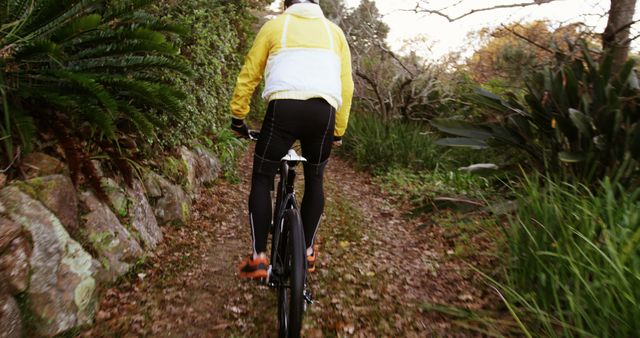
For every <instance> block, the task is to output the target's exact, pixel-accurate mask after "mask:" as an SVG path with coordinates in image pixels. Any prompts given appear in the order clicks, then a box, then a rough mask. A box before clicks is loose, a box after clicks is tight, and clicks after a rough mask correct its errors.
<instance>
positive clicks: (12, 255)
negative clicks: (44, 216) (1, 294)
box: [0, 236, 31, 295]
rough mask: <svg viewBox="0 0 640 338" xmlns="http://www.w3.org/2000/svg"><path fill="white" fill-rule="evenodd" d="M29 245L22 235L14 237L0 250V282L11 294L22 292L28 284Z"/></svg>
mask: <svg viewBox="0 0 640 338" xmlns="http://www.w3.org/2000/svg"><path fill="white" fill-rule="evenodd" d="M30 256H31V246H30V245H29V242H28V241H27V240H26V239H25V238H24V237H22V236H19V237H16V238H15V239H13V240H12V241H11V243H10V244H9V246H8V247H7V248H6V249H5V250H4V251H0V283H1V284H3V288H4V289H5V290H6V291H7V292H8V293H9V294H11V295H17V294H19V293H21V292H24V291H25V290H26V289H27V287H28V286H29V257H30Z"/></svg>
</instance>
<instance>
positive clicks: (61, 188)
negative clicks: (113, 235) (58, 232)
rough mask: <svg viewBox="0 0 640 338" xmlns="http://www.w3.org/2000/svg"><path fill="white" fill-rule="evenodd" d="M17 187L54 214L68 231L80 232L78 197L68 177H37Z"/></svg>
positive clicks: (20, 183) (18, 184)
mask: <svg viewBox="0 0 640 338" xmlns="http://www.w3.org/2000/svg"><path fill="white" fill-rule="evenodd" d="M16 185H17V186H18V187H19V188H20V190H22V191H23V192H25V193H27V194H28V195H29V196H31V197H32V198H35V199H37V200H38V201H40V202H41V203H42V204H44V206H46V207H47V209H49V210H50V211H51V212H53V214H54V215H56V217H57V218H58V219H59V220H60V222H62V225H63V226H64V227H65V229H67V231H70V232H75V231H77V230H78V197H77V196H76V189H75V187H74V186H73V183H72V182H71V179H70V178H69V177H68V176H64V175H51V176H44V177H36V178H32V179H30V180H27V181H23V182H18V183H16Z"/></svg>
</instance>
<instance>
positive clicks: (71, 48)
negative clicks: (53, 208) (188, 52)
mask: <svg viewBox="0 0 640 338" xmlns="http://www.w3.org/2000/svg"><path fill="white" fill-rule="evenodd" d="M149 3H150V1H126V0H121V1H108V2H106V1H100V0H82V1H80V0H64V1H59V0H57V1H54V0H34V1H17V0H15V1H5V2H3V3H2V6H0V25H1V26H2V27H3V30H2V32H1V33H0V68H1V69H2V77H1V78H0V91H1V93H0V94H1V98H2V107H1V111H2V126H1V127H0V139H1V140H2V146H3V156H2V159H0V162H2V163H5V164H9V163H11V162H12V160H13V158H14V157H17V156H19V155H20V153H21V152H23V151H28V150H29V149H30V148H31V146H32V145H33V142H34V140H35V137H36V131H37V130H40V131H42V132H45V133H51V134H53V135H55V137H56V138H57V139H58V140H59V141H60V142H61V146H62V148H63V149H64V151H65V155H66V157H67V161H68V162H69V166H70V169H71V171H72V178H74V180H75V181H77V175H78V172H79V171H82V172H83V173H84V174H85V176H87V178H88V179H89V181H90V183H94V186H95V187H96V188H97V189H98V190H99V189H100V188H99V183H97V182H98V180H97V174H96V170H95V168H94V167H93V165H92V164H91V163H90V161H89V157H88V155H87V153H86V151H85V150H86V147H84V146H82V145H81V141H80V140H85V141H89V143H92V144H94V145H96V146H98V148H99V149H101V150H103V151H105V152H106V153H107V154H108V155H109V156H110V157H111V158H112V159H114V160H115V161H116V162H118V163H117V165H118V166H119V167H122V169H123V170H125V171H126V172H127V173H128V174H130V169H129V167H128V166H122V165H123V164H124V163H125V160H124V159H122V152H121V151H120V145H119V141H120V140H122V139H123V138H128V136H129V135H132V136H136V137H139V138H140V139H142V140H145V141H148V142H153V141H154V139H155V138H156V131H157V126H159V125H161V124H160V120H161V119H160V116H165V117H166V119H165V120H166V121H175V120H180V119H182V118H183V117H184V115H181V112H183V109H182V106H181V100H182V99H183V97H184V95H183V93H182V92H181V91H180V90H178V89H177V88H176V87H175V86H174V85H173V83H172V82H171V81H170V80H167V79H166V78H165V76H164V75H163V74H168V73H170V74H171V75H172V77H177V75H178V74H180V73H183V74H184V73H188V66H187V65H186V63H185V62H184V61H183V60H182V59H181V58H180V57H179V56H178V54H179V50H178V49H177V48H175V46H173V45H172V44H171V43H169V42H168V41H167V36H171V35H175V34H178V33H180V32H181V29H180V28H179V27H177V26H175V25H172V24H170V23H166V22H164V21H162V20H159V19H157V18H156V17H154V16H152V15H150V14H149V13H148V12H146V11H145V7H146V6H147V5H148V4H149ZM162 71H167V72H168V73H165V72H162ZM150 108H153V110H151V109H150ZM125 176H130V175H125Z"/></svg>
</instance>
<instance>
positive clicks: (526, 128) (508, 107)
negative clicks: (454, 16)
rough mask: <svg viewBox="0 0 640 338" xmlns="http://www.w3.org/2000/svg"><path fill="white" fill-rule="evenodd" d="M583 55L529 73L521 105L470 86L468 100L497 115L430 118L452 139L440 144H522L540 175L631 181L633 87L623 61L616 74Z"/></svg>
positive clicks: (636, 134)
mask: <svg viewBox="0 0 640 338" xmlns="http://www.w3.org/2000/svg"><path fill="white" fill-rule="evenodd" d="M584 58H585V59H584V60H575V61H574V62H573V63H571V64H569V65H567V66H564V67H561V68H559V69H557V70H551V69H546V70H545V71H544V72H539V73H537V74H536V75H535V76H534V77H533V78H532V79H531V81H529V83H528V90H527V95H526V96H525V99H524V101H525V102H524V103H521V102H520V100H518V99H516V97H515V96H514V95H510V96H509V97H508V98H507V99H502V98H500V97H498V96H496V95H493V94H491V93H489V92H486V91H482V90H478V92H477V93H478V95H476V96H475V100H476V102H477V103H478V104H479V105H480V106H481V107H483V108H485V109H488V110H494V111H498V112H500V113H501V115H502V116H503V118H502V119H501V120H499V121H497V122H493V123H484V124H471V123H466V122H463V121H452V120H434V121H432V124H433V125H434V126H436V127H437V128H438V129H440V130H441V131H443V132H445V133H448V134H453V135H456V136H459V137H458V138H450V139H445V140H441V141H440V143H441V144H447V145H466V146H473V147H476V148H483V147H486V146H488V145H497V146H509V147H515V148H518V149H522V150H523V151H525V152H526V153H527V155H528V158H529V160H530V161H531V164H532V165H533V166H534V167H535V168H537V169H539V170H540V171H543V172H549V173H552V174H557V173H563V174H565V176H567V177H577V178H578V179H581V180H582V181H584V182H595V181H596V180H597V179H599V178H603V177H605V176H611V177H615V178H616V179H617V180H618V181H619V182H622V183H624V184H628V185H635V186H637V185H638V184H640V182H639V181H638V173H639V171H640V166H639V164H640V111H639V107H640V105H639V103H640V102H639V100H640V95H639V94H640V93H639V90H640V86H639V85H638V79H637V77H636V75H635V73H634V72H633V61H629V62H628V63H627V64H626V65H625V66H624V68H623V69H622V70H621V71H620V73H619V74H613V73H612V71H611V58H610V57H605V58H604V59H603V61H602V63H601V64H600V65H598V64H596V63H595V62H594V61H593V60H592V59H591V57H590V55H589V54H588V53H587V52H585V53H584Z"/></svg>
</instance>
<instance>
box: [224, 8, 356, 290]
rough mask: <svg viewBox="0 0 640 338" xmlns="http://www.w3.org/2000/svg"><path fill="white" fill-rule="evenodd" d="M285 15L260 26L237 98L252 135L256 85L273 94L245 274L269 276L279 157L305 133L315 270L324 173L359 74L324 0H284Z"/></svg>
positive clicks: (306, 210) (258, 156)
mask: <svg viewBox="0 0 640 338" xmlns="http://www.w3.org/2000/svg"><path fill="white" fill-rule="evenodd" d="M284 6H285V11H284V13H283V14H282V15H279V16H277V17H276V18H275V19H272V20H270V21H268V22H267V23H266V24H264V26H262V28H261V29H260V31H259V33H258V35H257V36H256V39H255V41H254V43H253V46H252V48H251V50H250V51H249V53H248V55H247V56H246V58H245V63H244V66H243V67H242V70H241V72H240V75H239V76H238V81H237V84H236V88H235V91H234V93H233V99H232V101H231V111H232V115H233V116H232V121H231V128H232V129H233V130H234V131H236V132H237V133H239V134H242V135H244V136H247V135H248V130H249V129H248V128H247V125H246V124H245V122H244V119H245V117H246V116H247V114H248V113H249V103H250V100H251V97H252V95H253V92H254V90H255V88H256V87H257V85H258V84H259V83H260V81H261V80H262V78H263V75H264V77H265V89H264V92H263V94H262V97H263V98H264V99H266V100H268V101H269V105H268V109H267V113H266V116H265V118H264V121H263V123H262V129H261V132H260V139H259V140H258V143H257V144H256V148H255V153H254V157H253V172H252V181H251V193H250V195H249V222H250V225H251V231H252V237H253V253H252V254H251V255H249V256H248V257H247V258H246V259H244V260H243V261H242V262H241V264H240V267H239V270H240V277H242V278H266V277H267V269H268V266H269V262H268V258H267V255H266V249H267V236H268V230H269V225H270V223H271V219H272V215H271V214H272V209H271V204H272V202H271V191H272V190H273V181H274V178H275V174H276V172H277V169H278V167H279V164H280V159H281V158H282V157H283V156H285V155H286V154H287V151H288V150H289V149H290V147H291V146H292V145H293V143H294V142H295V141H296V140H300V143H301V146H302V156H304V157H305V158H306V159H307V162H306V163H304V177H305V192H304V197H303V199H302V204H301V210H300V211H301V217H302V223H303V226H304V232H305V242H306V243H305V244H306V248H307V262H308V268H309V271H310V272H312V271H314V270H315V259H316V256H317V255H316V253H317V248H314V245H313V243H314V238H315V235H316V231H317V229H318V226H319V223H320V217H321V216H322V212H323V209H324V191H323V172H324V168H325V166H326V164H327V161H328V158H329V155H330V153H331V148H332V144H333V145H336V146H339V145H341V142H342V141H341V137H342V135H343V134H344V132H345V130H346V128H347V122H348V119H349V111H350V109H351V99H352V96H353V88H354V85H353V78H352V74H351V54H350V51H349V46H348V44H347V41H346V38H345V36H344V33H343V32H342V30H341V29H340V28H339V27H338V26H337V25H335V24H333V23H332V22H330V21H329V20H327V19H326V18H325V16H324V14H323V12H322V9H321V8H320V5H319V0H285V2H284Z"/></svg>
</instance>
